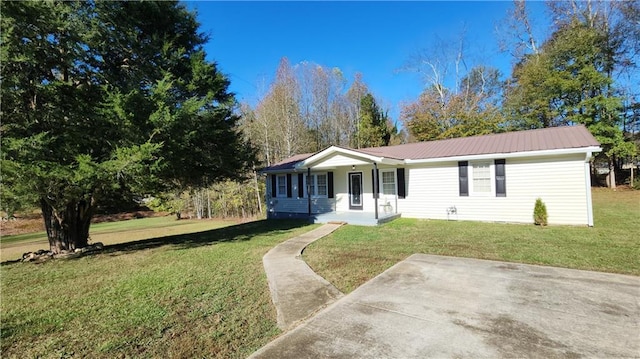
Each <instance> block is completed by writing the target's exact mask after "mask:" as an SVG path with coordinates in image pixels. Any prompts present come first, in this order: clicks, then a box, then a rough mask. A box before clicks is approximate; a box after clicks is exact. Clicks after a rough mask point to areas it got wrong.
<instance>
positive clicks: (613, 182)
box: [609, 158, 616, 189]
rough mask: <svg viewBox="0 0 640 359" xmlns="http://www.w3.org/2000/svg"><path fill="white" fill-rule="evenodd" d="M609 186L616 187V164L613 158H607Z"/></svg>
mask: <svg viewBox="0 0 640 359" xmlns="http://www.w3.org/2000/svg"><path fill="white" fill-rule="evenodd" d="M609 188H613V189H616V165H615V160H614V159H613V158H611V159H609Z"/></svg>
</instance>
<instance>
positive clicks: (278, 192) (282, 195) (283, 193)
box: [276, 173, 287, 198]
mask: <svg viewBox="0 0 640 359" xmlns="http://www.w3.org/2000/svg"><path fill="white" fill-rule="evenodd" d="M281 178H282V179H283V186H284V189H283V190H282V191H281V190H280V179H281ZM276 197H278V198H286V197H287V175H286V174H284V173H283V174H277V175H276Z"/></svg>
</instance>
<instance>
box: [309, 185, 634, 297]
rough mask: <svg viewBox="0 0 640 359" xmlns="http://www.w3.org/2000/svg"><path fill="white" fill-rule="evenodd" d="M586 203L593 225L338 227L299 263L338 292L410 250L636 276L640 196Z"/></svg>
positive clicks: (606, 196) (604, 193)
mask: <svg viewBox="0 0 640 359" xmlns="http://www.w3.org/2000/svg"><path fill="white" fill-rule="evenodd" d="M593 203H594V221H595V227H593V228H587V227H570V226H549V227H544V228H542V227H536V226H533V225H520V224H496V223H478V222H462V221H461V222H456V221H450V222H448V221H436V220H415V219H399V220H396V221H393V222H390V223H388V224H385V225H382V226H379V227H356V226H345V227H344V228H341V229H340V230H339V231H336V232H334V233H333V234H332V235H330V236H329V237H326V238H323V239H322V240H320V241H317V242H315V243H313V244H312V245H311V246H310V247H309V248H307V249H306V250H305V252H304V259H305V260H306V261H307V263H308V264H309V265H310V266H311V268H313V269H314V270H315V271H316V272H317V273H318V274H320V275H321V276H323V277H324V278H326V279H327V280H328V281H329V282H331V283H333V284H334V285H336V286H337V287H338V288H339V289H340V290H342V291H343V292H351V291H352V290H354V289H355V288H357V287H358V286H360V285H361V284H363V283H364V282H366V281H368V280H369V279H371V278H373V277H374V276H376V275H377V274H379V273H381V272H383V271H384V270H386V269H387V268H389V267H390V266H392V265H393V264H395V263H397V262H398V261H400V260H403V259H405V258H406V257H408V256H409V255H411V254H413V253H428V254H437V255H446V256H458V257H472V258H483V259H493V260H503V261H509V262H520V263H532V264H542V265H551V266H559V267H568V268H577V269H587V270H595V271H604V272H614V273H625V274H633V275H640V191H629V190H626V191H618V192H613V191H610V190H606V189H596V190H594V191H593Z"/></svg>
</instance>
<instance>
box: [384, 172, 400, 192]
mask: <svg viewBox="0 0 640 359" xmlns="http://www.w3.org/2000/svg"><path fill="white" fill-rule="evenodd" d="M385 173H392V175H393V182H392V183H386V184H387V185H390V184H393V193H385V192H384V185H385V182H384V174H385ZM380 187H381V189H382V191H381V192H380V194H381V195H383V196H397V195H398V176H397V173H396V170H395V169H385V170H382V169H381V170H380Z"/></svg>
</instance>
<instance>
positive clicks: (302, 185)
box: [298, 173, 304, 198]
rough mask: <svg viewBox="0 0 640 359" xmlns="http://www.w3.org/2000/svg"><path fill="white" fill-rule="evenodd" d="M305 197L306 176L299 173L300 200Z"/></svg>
mask: <svg viewBox="0 0 640 359" xmlns="http://www.w3.org/2000/svg"><path fill="white" fill-rule="evenodd" d="M303 197H304V175H303V174H302V173H298V198H303Z"/></svg>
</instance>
